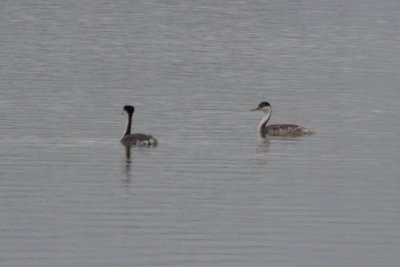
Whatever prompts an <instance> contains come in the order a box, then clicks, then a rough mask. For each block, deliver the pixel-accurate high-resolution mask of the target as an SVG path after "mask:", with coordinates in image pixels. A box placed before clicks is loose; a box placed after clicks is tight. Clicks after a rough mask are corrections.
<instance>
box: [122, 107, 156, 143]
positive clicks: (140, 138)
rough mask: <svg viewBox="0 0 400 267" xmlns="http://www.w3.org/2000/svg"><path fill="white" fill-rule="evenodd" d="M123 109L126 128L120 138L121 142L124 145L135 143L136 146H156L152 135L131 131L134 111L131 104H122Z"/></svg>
mask: <svg viewBox="0 0 400 267" xmlns="http://www.w3.org/2000/svg"><path fill="white" fill-rule="evenodd" d="M124 111H125V112H126V114H127V115H128V118H127V124H126V130H125V133H124V136H123V137H122V139H121V143H122V144H124V145H137V146H157V144H158V141H157V139H155V138H154V137H153V136H151V135H148V134H142V133H134V134H132V133H131V128H133V127H132V116H133V113H134V112H135V108H134V107H133V106H124Z"/></svg>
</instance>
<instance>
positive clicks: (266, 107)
mask: <svg viewBox="0 0 400 267" xmlns="http://www.w3.org/2000/svg"><path fill="white" fill-rule="evenodd" d="M256 110H260V111H262V112H264V116H263V118H262V120H261V122H260V124H258V134H259V135H260V137H262V138H265V136H267V135H268V136H284V137H299V136H306V135H312V134H314V132H313V131H311V130H310V129H307V128H304V127H302V126H299V125H296V124H272V125H268V126H267V122H268V120H269V119H270V117H271V113H272V109H271V105H270V104H269V103H268V102H266V101H263V102H261V103H260V104H258V107H256V108H255V109H252V110H250V111H256Z"/></svg>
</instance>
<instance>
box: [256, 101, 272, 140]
mask: <svg viewBox="0 0 400 267" xmlns="http://www.w3.org/2000/svg"><path fill="white" fill-rule="evenodd" d="M261 110H262V111H263V112H264V116H263V118H262V120H261V121H260V123H259V124H258V134H259V135H263V130H264V129H265V127H266V126H267V122H268V120H269V118H270V117H271V113H272V110H271V108H270V107H264V108H262V109H261Z"/></svg>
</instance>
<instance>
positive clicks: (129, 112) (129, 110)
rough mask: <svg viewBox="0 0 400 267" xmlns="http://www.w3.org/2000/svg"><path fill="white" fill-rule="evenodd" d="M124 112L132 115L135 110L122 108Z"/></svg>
mask: <svg viewBox="0 0 400 267" xmlns="http://www.w3.org/2000/svg"><path fill="white" fill-rule="evenodd" d="M124 111H125V112H126V113H128V114H129V115H132V114H133V112H135V108H134V107H133V106H124Z"/></svg>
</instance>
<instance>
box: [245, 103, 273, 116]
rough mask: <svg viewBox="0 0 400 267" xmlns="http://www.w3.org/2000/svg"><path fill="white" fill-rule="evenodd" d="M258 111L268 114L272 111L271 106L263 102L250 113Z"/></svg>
mask: <svg viewBox="0 0 400 267" xmlns="http://www.w3.org/2000/svg"><path fill="white" fill-rule="evenodd" d="M256 110H261V111H263V112H265V113H267V112H270V111H271V105H270V104H269V103H268V102H266V101H263V102H260V104H258V107H256V108H255V109H252V110H250V111H256Z"/></svg>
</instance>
